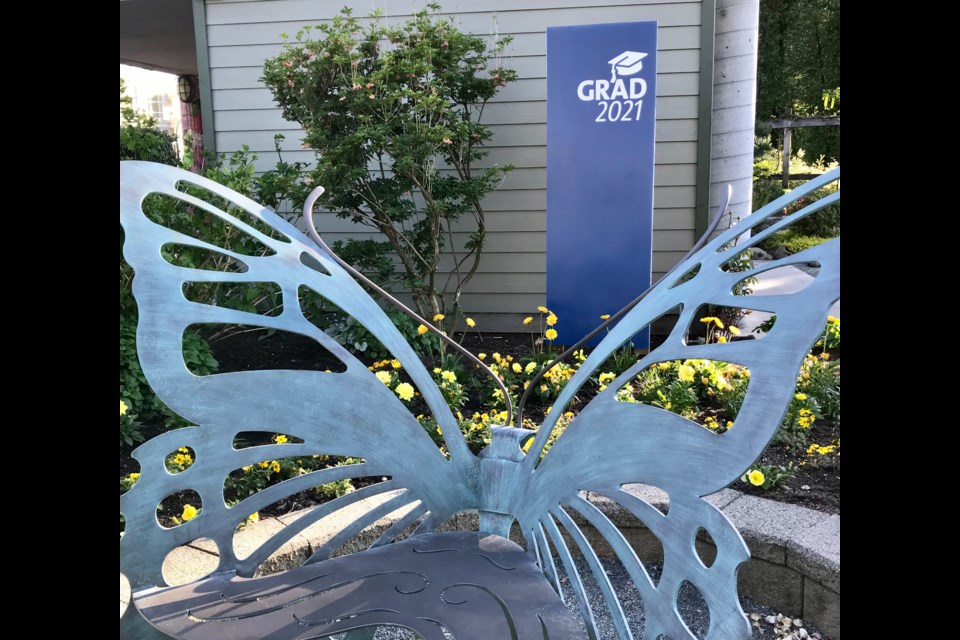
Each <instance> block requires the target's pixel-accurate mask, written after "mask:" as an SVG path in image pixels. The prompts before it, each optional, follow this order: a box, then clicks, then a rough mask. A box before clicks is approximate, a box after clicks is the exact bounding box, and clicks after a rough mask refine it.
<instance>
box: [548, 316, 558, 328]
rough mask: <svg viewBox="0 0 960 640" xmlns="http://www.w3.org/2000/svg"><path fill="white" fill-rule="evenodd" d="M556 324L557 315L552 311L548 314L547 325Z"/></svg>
mask: <svg viewBox="0 0 960 640" xmlns="http://www.w3.org/2000/svg"><path fill="white" fill-rule="evenodd" d="M555 324H557V315H556V314H555V313H551V314H550V315H548V316H547V326H548V327H552V326H553V325H555Z"/></svg>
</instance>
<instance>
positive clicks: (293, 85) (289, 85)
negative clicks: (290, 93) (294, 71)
mask: <svg viewBox="0 0 960 640" xmlns="http://www.w3.org/2000/svg"><path fill="white" fill-rule="evenodd" d="M287 86H288V87H290V88H293V87H295V86H296V85H295V84H294V83H293V80H287Z"/></svg>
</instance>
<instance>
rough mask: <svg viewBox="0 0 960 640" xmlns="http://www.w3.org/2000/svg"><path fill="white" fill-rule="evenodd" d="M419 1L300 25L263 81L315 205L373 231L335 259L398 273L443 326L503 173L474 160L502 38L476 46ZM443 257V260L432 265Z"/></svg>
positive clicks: (502, 73) (504, 73)
mask: <svg viewBox="0 0 960 640" xmlns="http://www.w3.org/2000/svg"><path fill="white" fill-rule="evenodd" d="M428 7H429V8H428V9H424V10H423V11H420V12H418V13H416V14H415V15H414V16H413V17H412V18H411V19H410V20H409V21H407V22H405V23H404V24H401V25H399V26H393V27H391V26H386V25H384V23H383V20H382V16H381V14H379V13H375V14H374V15H373V16H372V17H371V18H372V19H371V20H370V21H368V22H365V23H364V22H361V21H360V20H359V19H357V18H355V17H353V15H352V14H351V11H350V10H349V9H344V10H343V11H342V12H341V13H340V15H338V16H336V17H334V18H333V20H331V21H330V22H328V23H325V24H323V25H321V26H319V27H317V29H318V30H319V37H318V38H313V37H312V36H313V35H314V31H313V30H312V29H311V28H310V27H307V28H304V29H303V30H301V31H300V32H298V33H297V34H296V42H287V43H285V45H284V48H283V51H282V52H281V53H280V54H279V55H277V56H276V57H274V58H272V59H269V60H267V61H266V63H265V64H264V73H263V80H264V82H265V83H266V85H267V87H268V88H269V89H270V91H271V92H272V93H273V96H274V98H275V99H276V101H277V103H278V104H279V105H280V107H281V108H282V110H283V115H284V117H285V118H287V119H288V120H291V121H295V122H298V123H300V124H301V125H302V126H303V129H304V131H305V136H304V138H303V140H304V143H305V144H306V145H308V146H309V147H311V148H313V149H314V150H315V151H316V153H317V156H318V159H317V166H316V169H315V171H314V173H313V176H312V177H313V179H314V180H316V182H317V183H319V184H322V185H323V186H324V187H326V189H327V191H326V193H325V194H324V196H323V197H322V199H321V200H320V205H321V206H323V207H325V208H327V209H329V210H331V211H334V212H336V214H337V215H338V216H340V217H342V218H349V219H351V220H353V221H354V222H358V223H360V224H364V225H367V226H369V227H371V228H373V229H375V230H376V231H378V232H380V233H381V234H382V237H383V238H384V239H383V240H366V241H353V242H348V243H346V244H344V245H341V247H340V248H341V249H342V250H343V254H344V257H345V258H347V259H348V260H350V261H352V262H354V263H355V264H358V265H359V266H360V267H361V268H364V269H365V270H367V271H368V272H371V271H372V272H374V273H375V274H379V276H381V278H383V277H388V278H394V277H396V278H398V279H399V280H401V281H402V283H403V284H404V285H405V286H406V287H407V288H408V289H409V291H410V292H411V293H412V295H413V301H414V304H415V305H416V307H417V310H418V311H419V312H420V314H421V315H424V316H427V317H432V316H433V315H435V314H437V313H441V312H443V313H449V314H450V315H451V318H452V319H451V322H455V318H456V315H457V313H458V311H459V299H460V294H461V292H462V291H463V288H464V286H465V285H466V284H467V283H468V282H469V281H470V279H471V278H472V277H473V275H474V274H475V273H476V272H477V268H478V266H479V264H480V258H481V256H482V255H483V250H484V243H485V239H486V222H485V216H484V210H483V207H482V206H481V201H482V200H483V197H484V196H485V195H486V194H488V193H490V192H491V191H492V190H494V189H496V188H497V186H498V185H499V184H500V182H501V181H502V179H503V177H504V175H505V174H506V173H507V172H508V171H509V170H510V169H512V167H511V166H504V167H500V166H493V167H487V168H478V167H477V166H476V162H477V161H478V160H480V159H481V158H483V157H484V156H485V155H486V152H484V151H483V150H482V145H483V144H484V143H485V142H487V141H488V140H489V139H490V137H491V132H490V130H489V129H488V128H487V127H486V126H484V125H482V124H481V122H480V120H481V115H482V113H483V108H484V106H485V105H486V104H487V102H488V101H489V100H490V99H491V98H493V97H494V95H496V93H497V91H498V90H499V89H500V87H503V86H504V85H506V84H507V83H508V82H511V81H512V80H514V79H515V78H516V73H515V72H514V71H512V70H509V69H504V68H503V67H502V66H499V56H500V54H501V53H502V50H503V47H504V46H505V45H506V44H507V42H508V40H507V39H503V40H499V41H496V42H493V43H492V44H491V45H489V46H488V42H487V40H485V39H483V38H480V37H476V36H472V35H469V34H464V33H461V32H460V31H459V30H458V29H457V28H456V27H455V25H454V24H453V23H452V22H451V21H450V20H447V19H442V18H440V17H439V11H440V7H439V6H437V5H435V4H431V5H428ZM285 37H286V36H285ZM471 218H472V220H471V221H470V224H469V227H468V228H469V229H470V238H469V240H468V241H467V242H466V243H465V245H464V246H463V247H457V246H454V243H453V232H454V230H455V229H460V228H462V227H463V226H464V225H463V223H461V224H460V226H457V225H456V223H457V222H458V221H460V220H461V219H466V220H470V219H471ZM448 252H449V253H452V254H453V264H452V267H451V268H446V269H441V263H442V262H443V260H444V257H445V255H446V254H447V253H448ZM391 255H395V256H397V258H398V259H399V266H400V271H399V273H397V274H396V276H394V274H395V273H396V272H395V269H394V267H393V263H392V261H391V259H390V256H391ZM375 277H376V276H375ZM384 284H389V283H388V282H384Z"/></svg>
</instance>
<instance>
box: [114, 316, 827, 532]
mask: <svg viewBox="0 0 960 640" xmlns="http://www.w3.org/2000/svg"><path fill="white" fill-rule="evenodd" d="M440 319H442V318H440ZM700 322H701V324H702V325H703V327H702V328H703V329H704V332H705V335H704V336H703V339H704V340H705V341H707V342H726V341H730V340H738V339H744V338H745V336H741V335H739V333H740V332H739V330H738V329H737V328H736V327H735V326H728V325H726V324H725V323H724V322H723V321H722V320H721V319H719V318H717V317H715V316H705V317H702V318H701V319H700ZM535 323H536V324H535ZM466 324H467V326H468V327H469V326H470V325H475V324H476V323H474V322H473V321H472V320H471V321H470V322H468V323H466ZM523 324H524V325H525V327H526V328H528V329H529V328H531V327H532V328H535V329H536V333H534V334H531V335H526V334H514V335H510V336H496V337H494V336H490V335H487V336H484V335H483V334H481V333H478V332H476V331H475V330H472V331H469V332H468V333H467V334H465V335H460V336H459V337H460V340H461V342H462V343H465V344H466V345H467V346H469V347H471V348H472V350H473V351H474V352H475V353H478V357H479V358H480V359H481V360H483V361H484V362H485V363H487V364H488V365H489V367H490V369H491V370H492V371H493V372H494V373H496V374H497V375H498V376H500V377H501V379H502V380H503V381H504V383H505V385H506V387H507V389H508V391H509V393H510V394H511V395H512V396H513V400H514V404H516V402H517V400H518V398H519V396H520V395H521V394H522V393H523V392H524V391H525V390H527V388H528V387H529V386H530V385H531V384H533V385H534V388H533V389H532V390H531V393H530V399H529V401H528V406H527V408H526V410H525V413H524V426H526V427H529V428H531V429H536V428H537V427H538V425H539V424H540V423H541V422H542V419H543V417H544V416H545V415H546V414H547V413H550V412H551V411H552V410H553V409H554V407H553V405H552V403H553V401H554V400H555V399H556V398H557V396H558V395H559V393H560V391H561V390H562V389H563V388H564V386H565V385H566V384H567V383H568V382H569V380H570V379H571V378H572V377H573V375H574V373H575V372H576V371H577V370H578V369H579V368H580V366H581V364H582V363H583V362H584V360H585V359H586V357H587V352H586V351H585V350H580V351H578V352H577V353H575V354H574V356H573V357H572V358H571V359H570V362H568V363H559V364H556V365H554V366H553V367H551V368H550V369H549V370H548V371H546V372H545V373H544V375H543V376H542V378H541V379H540V380H539V381H536V382H535V379H536V376H537V374H538V372H539V371H540V370H541V369H542V368H543V367H544V366H545V365H546V364H548V363H549V362H550V361H551V360H552V359H553V357H554V355H555V351H556V349H555V348H554V346H553V343H554V340H555V339H556V338H557V335H558V333H557V324H558V318H557V317H556V316H555V315H554V314H553V313H551V312H550V311H549V310H548V309H546V308H541V309H540V313H539V317H538V318H537V316H530V317H529V318H527V319H525V320H524V323H523ZM769 327H770V323H768V325H767V326H766V327H764V328H765V329H767V330H769ZM423 329H425V328H423V327H420V328H416V329H413V330H414V331H416V333H417V335H418V337H419V338H420V340H421V342H420V344H422V345H425V348H424V349H423V354H422V357H423V358H424V361H425V362H426V363H428V365H429V366H430V367H431V369H432V371H433V377H434V381H435V383H436V384H437V386H438V387H439V388H440V390H441V391H442V393H443V395H444V397H445V399H446V400H447V402H448V404H449V405H450V407H451V409H452V410H453V412H454V415H455V416H456V417H457V419H458V422H459V426H460V429H461V431H462V432H463V434H464V436H465V438H466V440H467V442H468V444H469V445H470V447H471V449H472V450H473V451H474V452H479V451H480V450H481V449H483V448H484V447H485V446H486V445H488V444H489V443H490V438H491V426H493V425H498V424H503V423H504V422H505V421H506V418H507V414H506V411H505V403H504V398H503V395H502V392H501V391H500V390H499V389H497V388H496V385H495V384H494V381H493V380H492V379H490V377H489V376H487V375H486V374H485V373H484V372H482V370H481V369H480V368H479V367H476V366H471V365H469V364H467V363H466V362H465V361H464V360H462V359H460V358H458V357H457V356H455V355H453V354H451V353H450V352H449V351H447V352H442V351H441V350H440V349H439V343H438V342H437V341H436V340H435V339H434V340H431V338H433V336H432V335H431V334H426V335H425V333H426V332H425V331H423ZM839 348H840V322H839V320H838V319H835V318H831V319H830V321H829V322H828V324H827V326H826V328H825V330H824V333H823V335H822V336H821V338H820V340H819V341H818V342H817V344H816V345H815V347H814V349H813V351H812V352H811V353H810V354H809V355H808V356H807V357H806V359H805V360H804V363H803V365H802V368H801V371H800V374H799V376H798V378H797V388H796V392H795V394H794V396H793V399H792V400H791V402H790V405H789V407H788V408H787V411H786V414H785V416H784V418H783V420H782V422H781V425H780V429H779V431H778V432H777V435H776V436H775V438H774V440H773V442H772V443H771V445H770V447H768V449H767V451H766V452H765V453H764V454H763V455H762V456H761V458H760V460H758V461H757V463H756V464H755V465H754V466H753V467H752V468H751V469H749V470H747V472H746V473H744V475H743V477H742V478H741V479H740V481H739V482H737V483H735V486H736V488H738V489H741V490H743V491H745V492H747V493H754V494H758V495H765V496H767V497H772V498H775V499H780V500H784V501H787V502H793V503H798V504H803V505H805V506H810V507H813V508H819V509H821V510H825V511H829V512H838V511H839V505H840V501H839V475H840V361H839ZM265 350H267V351H269V353H267V354H265V353H264V351H265ZM214 354H215V355H216V357H217V358H218V360H219V361H220V364H221V369H220V370H221V371H230V370H243V369H247V368H251V365H252V364H254V362H255V361H257V360H261V359H263V358H264V356H265V355H266V356H268V357H267V358H266V359H267V361H268V362H270V366H278V367H282V368H301V369H320V370H325V369H330V368H332V367H336V366H341V367H342V365H341V364H340V363H339V362H337V361H335V360H333V359H332V356H330V355H329V354H327V353H326V352H325V351H323V350H322V349H320V348H319V347H318V345H317V344H316V343H314V342H312V341H310V340H307V339H304V338H297V337H295V336H292V335H290V334H288V335H284V334H277V335H273V336H270V337H264V336H263V335H262V333H260V332H250V333H238V334H236V335H234V336H231V338H230V339H227V340H224V341H222V342H220V343H215V345H214ZM637 359H638V356H637V354H636V353H635V352H634V351H633V349H632V345H631V344H628V345H626V346H625V347H623V348H621V349H620V350H618V351H617V352H616V353H615V354H614V355H613V356H612V357H611V358H610V359H609V360H608V361H607V362H606V363H604V365H603V366H602V367H601V368H600V369H598V370H597V371H595V372H594V374H593V376H592V377H591V378H590V381H589V382H588V383H587V384H586V385H584V387H582V388H581V389H580V391H578V393H577V395H576V396H575V399H574V401H573V402H572V403H571V405H570V406H567V407H564V408H563V410H564V414H563V415H562V416H561V418H560V420H559V422H558V428H557V429H556V430H555V431H554V433H553V434H552V436H551V442H552V441H553V440H555V439H556V438H557V437H559V436H560V435H561V434H562V432H563V429H564V428H565V427H566V425H568V424H569V423H570V422H571V421H572V420H573V419H574V418H575V417H576V415H577V413H578V412H579V411H580V410H581V409H582V408H583V406H585V405H586V403H588V402H589V401H590V400H591V399H592V398H593V397H594V396H595V395H596V394H597V393H599V392H600V391H603V390H604V389H606V388H607V386H609V385H610V384H612V383H613V381H614V380H617V379H618V377H619V376H620V374H621V373H623V372H624V371H626V370H627V369H629V368H630V367H631V366H633V365H634V364H635V363H636V362H637ZM261 366H262V365H261ZM369 369H370V371H372V372H373V373H374V374H375V375H376V377H377V378H378V379H379V380H380V381H381V382H382V383H383V384H385V385H387V386H388V387H389V388H390V389H392V390H393V391H394V393H396V395H397V397H398V398H399V399H400V400H401V401H402V402H404V403H405V404H407V405H408V406H409V408H410V410H411V412H412V413H413V414H414V415H415V416H416V417H417V420H418V421H419V422H420V424H421V425H422V426H423V428H424V430H425V431H426V432H427V434H428V435H430V436H431V438H432V439H433V440H434V442H435V443H436V444H437V446H438V447H441V448H442V447H443V440H442V437H441V431H440V427H439V426H438V424H437V422H436V420H435V419H434V418H433V417H432V416H431V415H430V414H429V412H428V410H427V408H426V405H425V403H424V402H423V401H422V400H421V398H420V394H419V392H418V391H417V390H416V388H415V387H414V385H413V384H411V381H410V380H409V378H408V377H407V376H406V374H405V372H404V368H403V365H402V363H400V362H399V361H397V360H395V359H393V358H382V359H377V360H373V361H371V362H369ZM749 384H750V371H749V370H748V369H747V368H745V367H742V366H740V365H737V364H734V363H728V362H723V361H718V360H700V359H697V360H683V361H681V360H671V361H664V362H656V363H653V364H651V365H650V366H648V367H646V368H645V369H643V370H642V371H641V372H640V373H639V375H636V376H634V377H632V378H630V379H629V380H627V381H625V382H624V381H622V380H621V382H620V387H619V388H618V390H617V391H616V399H617V400H618V401H620V402H630V403H645V404H649V405H652V406H657V407H660V408H662V409H665V410H667V411H671V412H673V413H676V414H678V415H681V416H683V417H685V418H688V419H690V420H692V421H694V422H696V423H698V424H700V425H702V426H703V427H704V428H707V429H710V430H712V431H715V432H717V433H719V434H722V433H724V432H726V431H727V430H730V429H736V416H737V413H738V412H739V410H740V406H741V404H742V402H743V399H744V397H745V395H746V392H747V388H748V387H749ZM128 408H129V407H126V405H125V404H124V403H123V402H122V403H121V414H123V413H125V410H126V409H128ZM148 431H149V429H148ZM271 442H272V443H277V444H284V443H293V442H299V440H297V439H295V438H293V437H292V436H288V435H286V434H276V433H268V432H247V433H243V434H240V435H238V436H237V441H236V442H235V443H234V445H235V446H236V447H237V448H243V447H248V446H255V445H257V444H266V443H271ZM548 446H549V445H548ZM192 460H193V459H192V452H190V451H189V450H184V449H180V450H178V451H174V452H171V454H170V455H169V456H168V457H167V461H166V462H167V469H168V471H170V472H171V473H178V472H180V471H183V470H184V469H186V468H187V467H189V466H190V464H192ZM352 462H355V460H352V459H349V458H340V457H336V456H324V455H314V456H291V457H281V458H277V459H270V460H262V461H260V462H258V463H256V464H253V465H249V466H245V467H243V468H242V469H238V470H236V471H234V472H233V473H232V474H231V476H230V477H229V478H228V479H227V481H226V484H225V490H224V495H225V498H226V499H227V501H228V502H231V503H233V502H239V501H240V500H242V499H243V498H245V497H247V496H249V495H252V494H254V493H257V492H259V491H262V490H263V489H265V488H266V487H268V486H271V485H273V484H276V483H277V482H280V481H282V480H286V479H289V478H292V477H296V476H299V475H303V474H306V473H310V472H311V471H315V470H317V469H321V468H325V467H329V466H336V465H342V464H349V463H352ZM137 477H138V475H137V473H136V471H133V472H131V468H130V461H129V458H127V459H126V460H125V459H124V456H123V451H122V452H121V480H120V484H121V493H122V492H123V491H125V490H126V489H128V488H129V487H130V486H132V485H133V483H134V482H136V479H137ZM375 480H379V479H375ZM364 484H365V479H357V480H342V481H339V482H336V483H331V484H326V485H322V486H320V487H317V488H316V489H313V490H311V491H309V492H305V493H304V494H301V495H299V496H296V497H294V498H290V499H286V500H285V501H284V502H283V503H282V504H277V505H274V506H273V507H272V508H271V512H272V513H273V514H276V513H280V512H283V511H285V510H290V509H293V508H301V507H303V506H308V505H309V504H311V503H317V502H323V501H326V500H328V499H331V498H334V497H337V496H340V495H343V494H345V493H349V492H351V491H353V490H355V489H356V488H359V486H363V485H364ZM190 499H191V496H189V495H179V496H173V497H171V498H169V499H168V500H165V501H164V503H163V504H161V507H160V512H159V514H158V515H159V517H160V519H161V521H162V522H164V524H166V525H168V526H173V525H176V524H178V523H180V522H184V521H186V520H189V519H190V518H192V517H194V516H195V515H196V513H197V511H196V507H195V505H193V504H191V501H190ZM251 517H254V518H255V517H258V514H251Z"/></svg>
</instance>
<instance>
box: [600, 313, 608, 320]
mask: <svg viewBox="0 0 960 640" xmlns="http://www.w3.org/2000/svg"><path fill="white" fill-rule="evenodd" d="M600 319H601V320H609V319H610V314H609V313H605V314H603V315H602V316H600Z"/></svg>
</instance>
